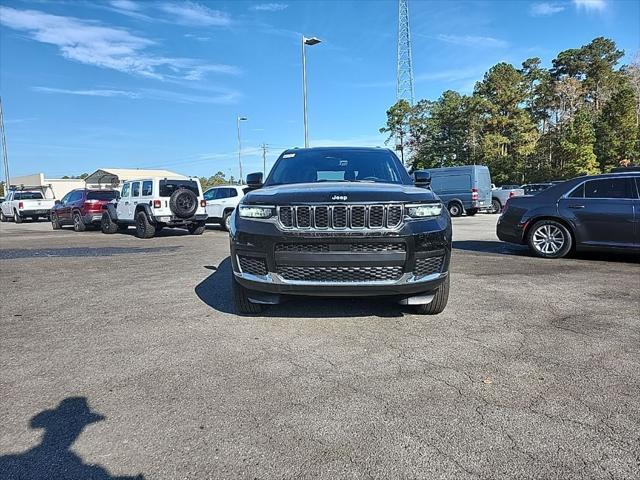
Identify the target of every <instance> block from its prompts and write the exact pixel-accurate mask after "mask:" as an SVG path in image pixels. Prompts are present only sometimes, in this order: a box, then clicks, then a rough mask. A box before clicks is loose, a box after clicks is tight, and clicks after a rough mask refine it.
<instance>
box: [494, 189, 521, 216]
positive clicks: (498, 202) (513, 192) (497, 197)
mask: <svg viewBox="0 0 640 480" xmlns="http://www.w3.org/2000/svg"><path fill="white" fill-rule="evenodd" d="M512 187H515V188H512ZM520 195H524V190H523V189H522V188H519V187H517V186H515V185H504V186H502V187H496V186H494V185H491V208H490V209H489V212H490V213H500V212H501V211H502V209H503V208H504V206H505V204H506V203H507V200H509V199H510V198H511V197H519V196H520Z"/></svg>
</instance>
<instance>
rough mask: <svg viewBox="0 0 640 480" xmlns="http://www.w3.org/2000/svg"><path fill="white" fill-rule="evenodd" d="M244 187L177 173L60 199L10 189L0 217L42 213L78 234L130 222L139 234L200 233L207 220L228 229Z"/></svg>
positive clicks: (113, 229) (116, 228) (58, 226)
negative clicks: (204, 181)
mask: <svg viewBox="0 0 640 480" xmlns="http://www.w3.org/2000/svg"><path fill="white" fill-rule="evenodd" d="M246 192H247V187H242V186H236V185H221V186H218V187H212V188H210V189H208V190H207V191H206V192H204V193H203V192H202V187H201V185H200V181H199V179H198V178H196V177H193V178H190V177H183V176H177V177H175V178H168V177H162V178H160V177H155V178H141V179H135V180H130V181H126V182H124V183H123V185H122V188H121V190H115V189H110V190H105V189H102V190H95V189H76V190H72V191H71V192H69V193H67V194H66V195H65V196H64V197H63V198H62V199H60V200H53V199H46V198H45V196H44V195H43V193H42V192H39V191H31V190H30V191H21V190H18V191H11V192H9V195H8V196H7V198H6V200H3V202H2V205H1V208H0V220H2V221H3V222H4V221H7V220H9V219H13V220H14V221H15V222H16V223H21V222H22V220H23V219H25V218H31V219H33V220H37V219H38V218H40V217H47V218H49V219H50V220H51V226H52V228H53V229H54V230H59V229H61V228H62V227H64V226H68V225H72V226H73V229H74V230H75V231H77V232H83V231H85V230H86V229H87V228H90V227H95V228H100V229H102V231H103V232H104V233H108V234H111V233H115V232H117V231H125V230H127V229H128V228H129V227H130V226H134V227H135V229H136V235H137V236H138V237H140V238H150V237H152V236H153V235H154V234H155V233H157V232H160V231H161V230H162V229H163V228H165V227H167V228H186V229H187V230H189V232H190V233H192V234H194V235H199V234H201V233H202V232H203V231H204V229H205V224H206V222H215V223H219V224H220V225H221V226H222V227H223V228H225V229H228V223H229V216H230V214H231V212H233V209H234V208H235V207H236V206H237V205H238V203H239V202H240V200H241V199H242V197H243V196H244V194H245V193H246Z"/></svg>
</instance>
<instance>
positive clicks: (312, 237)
mask: <svg viewBox="0 0 640 480" xmlns="http://www.w3.org/2000/svg"><path fill="white" fill-rule="evenodd" d="M281 244H284V245H289V246H293V248H292V250H291V251H287V252H283V251H282V250H281V249H280V248H281V247H278V248H276V246H278V245H281ZM370 245H376V246H377V248H378V249H379V251H376V252H368V251H364V252H363V250H366V248H367V246H370ZM400 245H401V246H402V249H401V250H400V249H399V248H398V246H400ZM230 246H231V260H232V265H233V274H234V276H235V279H236V281H237V282H238V283H240V284H241V285H242V286H244V287H246V288H248V289H249V290H253V291H258V292H265V293H270V294H288V295H308V296H394V297H401V298H407V297H411V296H415V295H418V294H422V293H427V292H433V291H434V290H435V289H436V288H437V287H438V286H439V285H440V284H441V283H442V282H443V281H444V280H445V279H446V278H447V276H448V270H449V262H450V258H451V223H450V220H449V217H448V215H446V214H444V215H442V216H440V217H436V218H433V219H429V220H420V221H407V222H405V224H404V225H403V227H402V228H401V229H400V230H397V231H382V230H380V231H375V230H368V231H348V232H347V231H344V232H338V231H326V232H320V231H283V230H280V229H279V228H278V227H277V226H276V225H275V224H274V223H270V222H263V221H252V220H245V219H240V218H238V217H237V215H235V216H234V221H233V222H232V228H231V232H230ZM297 246H302V247H305V248H304V251H303V252H299V251H297V248H296V247H297ZM353 246H356V247H355V248H354V247H353ZM319 247H322V249H320V248H319ZM387 247H389V249H387ZM391 247H393V249H392V248H391ZM242 258H244V259H246V258H251V259H255V260H257V261H260V262H264V263H263V265H264V266H265V269H264V272H261V273H260V274H256V272H247V271H243V269H242V267H241V265H240V260H241V259H242ZM431 260H434V261H436V263H437V265H438V268H437V271H434V272H429V273H428V274H421V275H416V273H415V270H416V264H417V262H421V261H422V262H429V261H431ZM307 267H309V268H311V269H318V270H321V271H330V272H331V271H332V269H345V268H346V269H348V267H353V268H354V270H356V271H357V269H358V268H362V269H365V270H366V269H385V268H391V269H393V271H394V272H397V275H394V276H393V278H381V279H366V280H362V279H358V278H356V279H354V280H349V279H348V276H347V280H345V277H344V276H343V277H342V278H341V279H339V280H338V279H332V278H331V273H329V274H327V276H326V278H323V279H322V280H317V279H312V280H307V279H301V278H291V277H290V276H289V277H287V275H288V273H283V272H286V271H287V269H288V268H289V269H291V268H293V269H296V268H297V269H300V270H302V271H304V270H305V268H307Z"/></svg>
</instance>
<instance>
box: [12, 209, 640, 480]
mask: <svg viewBox="0 0 640 480" xmlns="http://www.w3.org/2000/svg"><path fill="white" fill-rule="evenodd" d="M496 219H497V217H496V216H492V215H477V216H475V217H473V218H467V217H462V218H457V219H454V240H455V242H454V248H455V250H454V254H453V259H452V273H451V280H452V282H451V296H450V299H449V305H448V307H447V309H446V310H445V312H444V313H442V314H441V315H438V316H418V315H414V314H413V313H412V311H411V310H410V308H409V307H401V306H398V305H394V304H391V303H387V302H385V301H382V300H380V299H368V300H362V299H360V300H358V299H335V300H334V299H318V298H314V299H308V298H307V299H294V300H291V301H289V302H287V303H285V304H282V305H279V306H276V307H273V308H269V309H268V310H266V311H265V313H264V314H262V315H261V316H256V317H250V316H237V315H236V314H235V313H234V311H233V305H232V302H231V296H230V293H231V292H230V283H229V279H230V274H231V273H230V264H229V260H228V252H229V247H228V239H227V234H226V233H225V232H223V231H220V230H219V229H218V228H217V227H211V228H209V229H208V230H207V231H206V232H205V234H204V235H202V236H191V235H188V234H187V233H186V231H184V232H183V231H178V230H176V231H166V230H165V231H163V232H162V233H161V234H160V235H159V236H158V237H156V238H153V239H149V240H140V239H137V238H135V236H133V231H131V232H129V233H127V234H115V235H104V234H102V233H101V232H99V231H87V232H84V233H75V232H73V231H72V230H69V229H68V228H65V229H64V230H63V231H53V230H51V226H50V224H48V223H46V222H41V223H30V222H25V223H23V224H21V225H15V224H13V223H3V224H0V292H1V297H0V365H1V366H2V368H1V369H0V478H2V479H14V478H16V479H17V478H20V479H28V480H31V479H36V478H37V479H49V478H69V479H87V478H92V479H93V478H96V479H113V478H145V479H156V478H157V479H182V478H185V479H186V478H189V479H191V478H193V479H196V478H197V479H201V478H211V479H219V478H225V479H226V478H230V479H236V478H247V479H249V478H252V479H253V478H261V479H271V478H286V479H288V478H308V479H336V478H357V479H360V478H363V479H366V478H385V479H386V478H438V479H440V478H448V479H467V478H483V479H484V478H487V479H488V478H500V479H503V478H523V479H524V478H527V479H529V478H532V479H533V478H535V479H578V478H585V479H599V478H602V479H637V478H638V477H639V472H640V263H639V262H638V259H635V258H631V257H621V256H612V255H595V254H592V255H579V256H577V257H573V258H567V259H562V260H541V259H537V258H532V257H530V256H529V255H528V254H527V252H526V249H523V248H520V247H517V246H508V245H507V244H504V243H501V242H499V241H498V239H497V238H496V237H495V233H494V232H495V222H496Z"/></svg>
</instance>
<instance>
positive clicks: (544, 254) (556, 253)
mask: <svg viewBox="0 0 640 480" xmlns="http://www.w3.org/2000/svg"><path fill="white" fill-rule="evenodd" d="M527 244H528V245H529V250H530V251H531V253H532V254H533V255H535V256H536V257H540V258H562V257H564V256H566V255H567V254H568V253H569V252H570V251H571V248H572V247H573V238H572V237H571V232H570V231H569V230H568V229H567V227H565V226H564V225H563V224H562V223H560V222H556V221H555V220H540V221H539V222H536V223H534V224H533V226H532V227H531V228H530V229H529V231H528V232H527Z"/></svg>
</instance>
